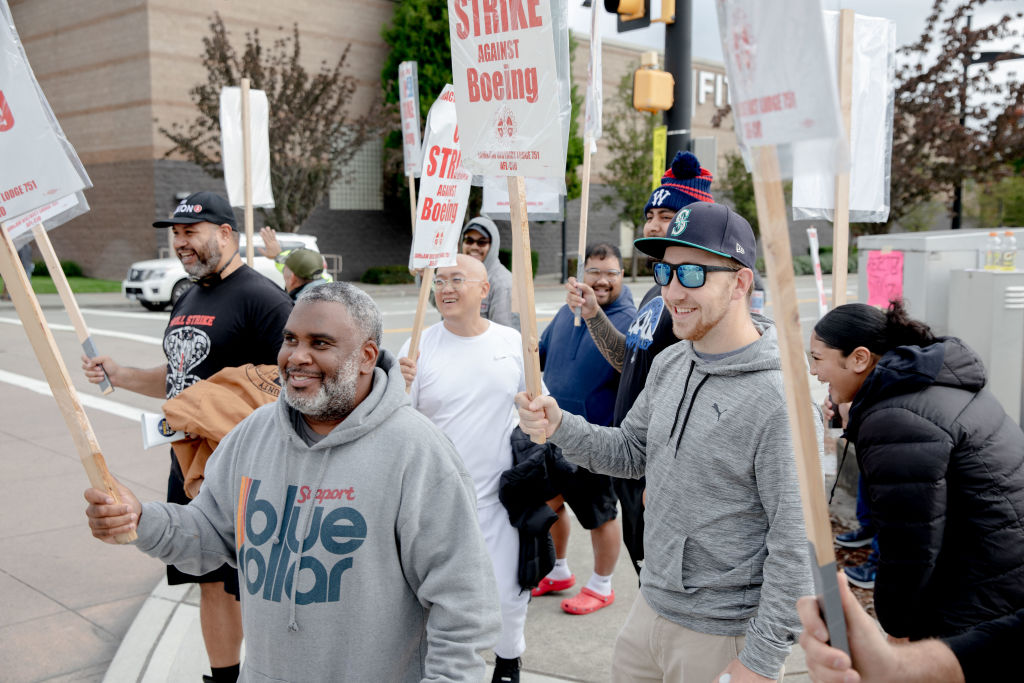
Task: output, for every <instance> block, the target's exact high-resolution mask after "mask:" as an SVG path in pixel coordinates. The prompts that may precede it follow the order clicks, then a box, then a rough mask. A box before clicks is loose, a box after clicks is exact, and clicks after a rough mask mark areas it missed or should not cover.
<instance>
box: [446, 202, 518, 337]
mask: <svg viewBox="0 0 1024 683" xmlns="http://www.w3.org/2000/svg"><path fill="white" fill-rule="evenodd" d="M459 241H460V242H461V243H462V253H463V254H466V255H468V256H472V257H473V258H475V259H476V260H478V261H483V264H484V267H485V268H487V281H488V282H490V283H491V290H490V292H488V293H487V297H486V298H485V299H484V301H483V303H482V304H481V305H480V315H482V316H483V317H484V318H485V319H487V320H490V321H491V322H495V323H498V324H499V325H505V326H506V327H512V328H515V329H517V330H518V329H519V314H518V313H513V312H512V273H511V272H510V271H509V269H508V268H506V267H505V266H503V265H501V261H499V260H498V249H499V248H500V247H501V236H500V235H499V234H498V226H497V225H495V224H494V221H492V220H491V219H490V218H487V217H485V216H477V217H476V218H474V219H473V220H471V221H470V222H469V223H466V227H464V228H463V229H462V236H461V238H460V240H459Z"/></svg>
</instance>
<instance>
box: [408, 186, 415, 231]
mask: <svg viewBox="0 0 1024 683" xmlns="http://www.w3.org/2000/svg"><path fill="white" fill-rule="evenodd" d="M406 177H407V178H408V179H409V215H410V216H412V231H413V234H415V233H416V179H415V178H413V177H412V174H411V173H410V174H409V175H408V176H406Z"/></svg>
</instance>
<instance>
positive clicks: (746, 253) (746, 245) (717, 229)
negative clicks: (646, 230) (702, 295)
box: [633, 202, 757, 270]
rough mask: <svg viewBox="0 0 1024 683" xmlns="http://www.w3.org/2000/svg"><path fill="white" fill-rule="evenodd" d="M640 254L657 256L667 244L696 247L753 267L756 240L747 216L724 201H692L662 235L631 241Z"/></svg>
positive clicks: (663, 253)
mask: <svg viewBox="0 0 1024 683" xmlns="http://www.w3.org/2000/svg"><path fill="white" fill-rule="evenodd" d="M633 246H635V247H636V248H637V249H639V250H640V251H642V252H643V253H645V254H647V255H649V256H652V257H654V258H656V259H660V258H662V257H664V256H665V249H667V248H668V247H695V248H697V249H703V250H704V251H708V252H711V253H712V254H718V255H719V256H726V257H728V258H731V259H732V260H734V261H736V262H738V263H739V264H740V265H742V266H743V267H744V268H750V269H751V270H754V261H755V258H756V253H757V242H756V241H755V239H754V230H753V229H752V228H751V227H750V223H748V222H747V219H746V218H744V217H743V216H741V215H739V214H738V213H736V212H735V211H733V210H732V209H730V208H729V207H727V206H725V205H724V204H711V203H708V202H694V203H693V204H689V205H687V206H684V207H683V208H682V209H680V210H679V211H678V212H677V213H676V215H675V217H674V218H673V219H672V222H671V223H669V226H668V231H667V232H666V233H665V236H664V237H643V238H641V239H638V240H636V241H635V242H633Z"/></svg>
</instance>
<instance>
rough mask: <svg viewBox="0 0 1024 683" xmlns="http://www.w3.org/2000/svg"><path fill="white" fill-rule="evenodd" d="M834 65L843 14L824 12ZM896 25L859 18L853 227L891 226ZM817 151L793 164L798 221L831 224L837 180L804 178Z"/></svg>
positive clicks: (853, 132) (821, 175)
mask: <svg viewBox="0 0 1024 683" xmlns="http://www.w3.org/2000/svg"><path fill="white" fill-rule="evenodd" d="M825 26H826V29H827V30H826V32H825V36H826V38H827V40H828V47H829V62H830V63H833V64H834V63H835V62H836V43H837V37H838V34H839V13H838V12H825ZM895 64H896V25H895V24H894V23H893V22H891V21H889V20H888V19H884V18H881V17H862V16H860V15H859V14H858V15H855V16H854V21H853V92H852V96H851V108H850V218H849V219H850V221H851V222H854V223H884V222H886V221H887V220H889V184H890V179H891V177H890V168H891V164H892V117H893V108H894V107H893V105H894V99H895V83H894V79H895ZM814 154H815V150H814V149H813V148H812V147H810V146H808V147H806V148H804V149H801V150H800V151H799V152H798V154H797V155H796V158H794V160H793V162H794V165H795V167H796V169H797V172H796V173H795V174H794V176H795V178H794V180H793V218H794V219H796V220H805V219H812V220H814V219H818V220H821V219H824V220H829V221H831V220H832V214H833V208H834V205H835V196H836V195H835V175H834V174H831V173H801V172H800V169H801V168H803V167H805V166H809V165H812V164H813V158H812V159H808V158H807V157H808V156H811V155H814Z"/></svg>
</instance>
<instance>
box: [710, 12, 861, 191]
mask: <svg viewBox="0 0 1024 683" xmlns="http://www.w3.org/2000/svg"><path fill="white" fill-rule="evenodd" d="M717 7H718V30H719V34H720V36H721V39H722V53H723V56H724V58H725V66H726V72H727V74H728V79H729V90H730V99H731V101H732V110H733V114H734V115H735V116H736V136H737V137H738V138H739V141H740V145H741V148H742V149H743V150H744V152H745V154H749V150H750V149H751V148H753V147H761V146H782V145H796V144H800V143H806V142H810V141H827V142H828V144H829V145H831V146H829V147H827V148H826V150H825V153H824V154H821V153H819V161H820V165H819V168H820V169H828V170H831V171H832V172H835V170H837V168H838V167H842V166H844V165H845V164H847V163H848V160H847V158H846V156H845V153H844V152H842V151H841V150H842V145H841V144H840V141H841V140H842V139H843V134H842V124H841V121H840V115H839V101H838V95H837V91H836V81H835V63H834V62H833V61H830V60H829V59H828V48H827V47H826V43H825V30H824V23H823V20H822V13H821V2H820V0H719V2H718V3H717ZM792 153H793V150H791V149H785V150H779V156H780V163H781V164H782V169H781V173H782V176H783V177H788V176H791V175H792V173H793V161H792ZM748 162H749V157H748ZM748 166H750V164H749V163H748ZM766 180H768V179H767V178H766Z"/></svg>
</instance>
